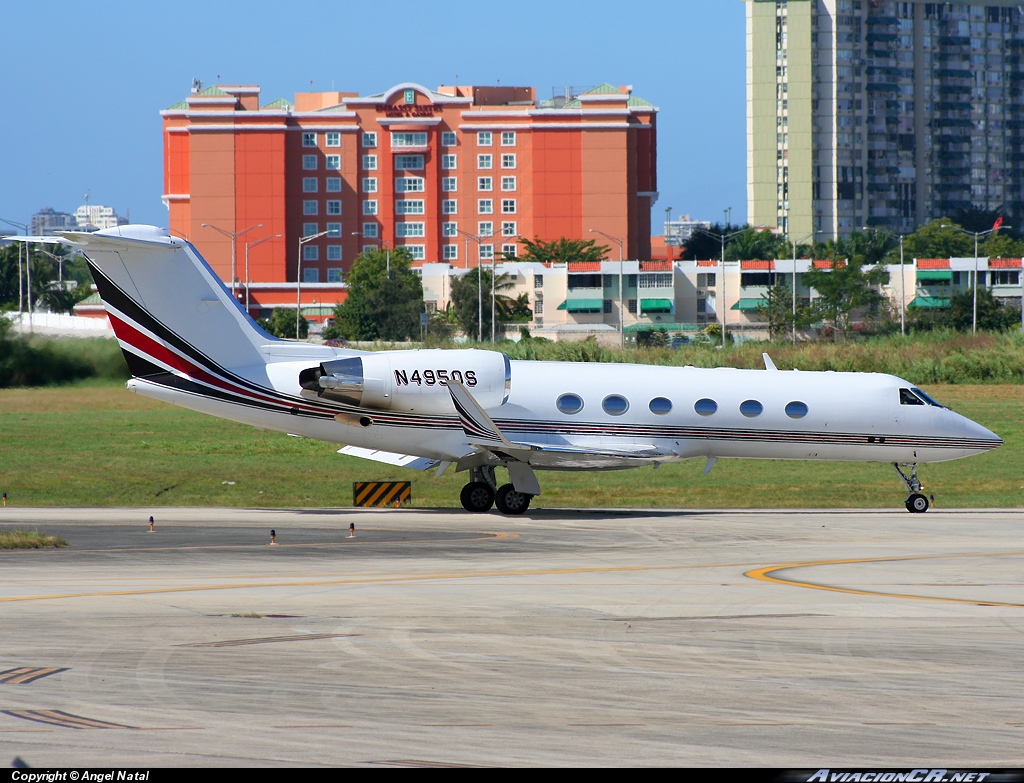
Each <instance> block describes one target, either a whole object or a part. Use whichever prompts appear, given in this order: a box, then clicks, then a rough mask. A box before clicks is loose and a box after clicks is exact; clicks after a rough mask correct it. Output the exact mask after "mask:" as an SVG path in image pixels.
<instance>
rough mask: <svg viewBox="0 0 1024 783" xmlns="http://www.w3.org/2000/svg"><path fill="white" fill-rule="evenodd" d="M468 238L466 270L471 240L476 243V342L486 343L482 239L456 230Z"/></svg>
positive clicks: (458, 229) (459, 229)
mask: <svg viewBox="0 0 1024 783" xmlns="http://www.w3.org/2000/svg"><path fill="white" fill-rule="evenodd" d="M455 230H456V231H458V232H459V233H460V234H462V235H463V236H464V237H465V238H466V268H467V269H468V268H469V240H471V239H472V240H473V241H474V242H476V286H477V316H476V341H477V342H478V343H482V342H483V341H484V280H483V270H482V269H481V268H480V262H481V259H480V237H479V236H477V235H476V234H470V233H469V232H468V231H463V230H462V229H461V228H457V229H455Z"/></svg>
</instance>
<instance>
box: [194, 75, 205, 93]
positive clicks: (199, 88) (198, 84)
mask: <svg viewBox="0 0 1024 783" xmlns="http://www.w3.org/2000/svg"><path fill="white" fill-rule="evenodd" d="M202 89H203V83H202V82H201V81H199V79H196V78H193V79H192V92H193V93H196V92H201V91H202Z"/></svg>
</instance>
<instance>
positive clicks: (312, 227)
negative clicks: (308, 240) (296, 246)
mask: <svg viewBox="0 0 1024 783" xmlns="http://www.w3.org/2000/svg"><path fill="white" fill-rule="evenodd" d="M319 233H320V224H319V223H303V224H302V236H304V237H311V236H313V234H319Z"/></svg>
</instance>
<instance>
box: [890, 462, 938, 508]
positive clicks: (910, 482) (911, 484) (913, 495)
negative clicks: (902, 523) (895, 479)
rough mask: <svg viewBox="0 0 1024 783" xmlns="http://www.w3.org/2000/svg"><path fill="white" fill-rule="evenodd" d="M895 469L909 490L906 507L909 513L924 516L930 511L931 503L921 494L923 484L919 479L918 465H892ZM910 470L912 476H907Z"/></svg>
mask: <svg viewBox="0 0 1024 783" xmlns="http://www.w3.org/2000/svg"><path fill="white" fill-rule="evenodd" d="M892 467H893V469H894V470H895V471H896V474H897V475H898V476H899V477H900V481H902V482H903V486H904V487H905V488H906V490H907V493H908V494H907V500H906V503H905V505H906V507H907V511H909V512H910V513H911V514H923V513H924V512H925V511H927V510H928V507H929V505H930V504H929V502H928V498H927V497H926V496H925V495H923V494H922V493H921V482H920V481H919V480H918V478H917V463H916V462H914V463H910V464H909V465H908V464H907V463H903V464H902V466H901V464H900V463H898V462H894V463H892ZM908 467H909V468H910V475H907V473H906V469H907V468H908Z"/></svg>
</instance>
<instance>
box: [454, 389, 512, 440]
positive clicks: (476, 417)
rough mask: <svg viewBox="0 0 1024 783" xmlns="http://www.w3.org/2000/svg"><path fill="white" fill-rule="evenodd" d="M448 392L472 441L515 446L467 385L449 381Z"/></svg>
mask: <svg viewBox="0 0 1024 783" xmlns="http://www.w3.org/2000/svg"><path fill="white" fill-rule="evenodd" d="M448 393H449V394H451V395H452V402H453V403H454V404H455V410H456V412H457V413H458V414H459V423H460V424H462V429H463V431H465V433H466V435H467V437H469V439H470V441H471V442H473V443H482V444H488V445H495V446H504V447H506V448H515V445H514V444H512V443H511V442H509V440H508V439H507V438H506V437H505V436H504V435H503V434H502V433H501V430H499V429H498V427H497V425H496V424H495V423H494V422H493V421H491V417H490V416H488V415H487V412H486V411H485V410H484V409H483V408H482V407H481V406H480V403H478V402H477V401H476V400H475V399H474V398H473V395H472V394H470V393H469V392H468V391H467V390H466V387H465V386H463V385H462V384H461V383H459V382H458V381H448Z"/></svg>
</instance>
